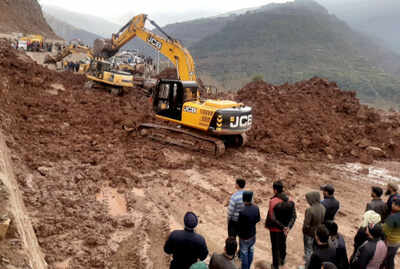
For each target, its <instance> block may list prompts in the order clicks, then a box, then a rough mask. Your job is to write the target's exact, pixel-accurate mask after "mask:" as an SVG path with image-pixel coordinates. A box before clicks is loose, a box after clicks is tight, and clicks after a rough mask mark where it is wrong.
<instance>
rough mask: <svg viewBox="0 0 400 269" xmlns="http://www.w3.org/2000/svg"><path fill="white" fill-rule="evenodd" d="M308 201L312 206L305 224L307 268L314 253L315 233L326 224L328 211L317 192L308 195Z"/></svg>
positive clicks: (306, 216)
mask: <svg viewBox="0 0 400 269" xmlns="http://www.w3.org/2000/svg"><path fill="white" fill-rule="evenodd" d="M306 200H307V202H308V204H309V205H310V207H309V208H307V209H306V213H305V216H304V222H303V241H304V261H305V263H306V267H307V266H308V263H309V262H310V258H311V255H312V253H313V245H314V236H315V232H316V231H317V229H318V227H319V226H320V225H321V224H323V223H324V219H325V212H326V209H325V207H324V206H323V205H322V204H321V202H320V201H321V196H320V194H319V192H317V191H312V192H309V193H307V194H306Z"/></svg>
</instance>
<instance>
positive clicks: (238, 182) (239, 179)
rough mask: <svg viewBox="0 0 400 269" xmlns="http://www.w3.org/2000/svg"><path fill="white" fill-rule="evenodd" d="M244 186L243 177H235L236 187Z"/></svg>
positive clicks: (241, 187)
mask: <svg viewBox="0 0 400 269" xmlns="http://www.w3.org/2000/svg"><path fill="white" fill-rule="evenodd" d="M245 186H246V180H244V179H243V178H238V179H236V189H239V190H240V189H243V188H244V187H245Z"/></svg>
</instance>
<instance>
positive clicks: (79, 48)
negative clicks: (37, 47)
mask: <svg viewBox="0 0 400 269" xmlns="http://www.w3.org/2000/svg"><path fill="white" fill-rule="evenodd" d="M75 53H85V54H87V57H88V58H89V59H93V58H94V57H93V55H92V51H91V49H90V48H89V47H87V46H85V45H81V44H76V43H74V42H71V44H69V45H68V46H67V47H65V48H64V49H63V50H62V51H61V52H59V53H58V54H57V55H55V56H54V57H53V56H50V55H46V57H45V59H44V63H45V64H56V63H57V62H59V61H61V60H63V59H64V58H65V57H67V56H69V55H71V54H75ZM88 69H89V64H88V63H86V64H82V63H81V64H80V66H79V72H80V73H85V72H86V71H87V70H88Z"/></svg>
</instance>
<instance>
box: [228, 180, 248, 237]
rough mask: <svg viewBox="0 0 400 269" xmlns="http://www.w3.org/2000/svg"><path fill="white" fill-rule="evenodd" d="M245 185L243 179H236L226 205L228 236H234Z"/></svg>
mask: <svg viewBox="0 0 400 269" xmlns="http://www.w3.org/2000/svg"><path fill="white" fill-rule="evenodd" d="M245 186H246V181H245V180H244V179H241V178H238V179H236V185H235V187H236V190H237V191H236V192H235V193H234V194H233V195H232V196H231V199H230V200H229V206H228V236H230V237H233V238H236V236H237V234H238V232H237V229H238V228H237V226H238V221H239V212H240V211H242V209H243V207H244V204H243V192H244V187H245Z"/></svg>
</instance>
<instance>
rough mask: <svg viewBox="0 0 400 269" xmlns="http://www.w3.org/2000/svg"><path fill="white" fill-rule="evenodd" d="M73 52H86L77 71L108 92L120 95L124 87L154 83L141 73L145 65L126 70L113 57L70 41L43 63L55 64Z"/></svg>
mask: <svg viewBox="0 0 400 269" xmlns="http://www.w3.org/2000/svg"><path fill="white" fill-rule="evenodd" d="M75 53H85V54H87V57H86V58H85V59H83V60H81V61H80V65H79V73H83V74H85V75H86V77H87V78H88V80H89V82H90V84H91V85H92V86H94V85H93V84H94V83H95V84H97V85H102V86H105V88H106V89H107V90H108V91H109V92H115V93H116V94H118V95H122V93H123V89H124V88H133V87H135V86H147V85H148V84H149V83H150V85H154V82H153V80H149V82H147V81H145V78H144V76H143V73H146V72H145V71H147V69H146V68H145V66H135V68H133V67H131V68H130V69H128V70H126V69H127V66H124V65H121V66H119V65H118V63H117V62H116V61H114V57H99V55H95V54H94V52H93V50H92V49H91V48H89V47H87V46H84V45H82V44H77V43H75V42H71V44H70V45H69V46H67V47H65V48H64V49H63V50H62V51H61V52H60V53H58V54H57V55H56V56H50V55H47V56H46V57H45V60H44V63H45V64H56V63H57V62H59V61H61V60H62V59H64V58H65V57H67V56H69V55H71V54H75ZM124 68H125V69H124ZM139 73H140V74H139ZM147 87H149V86H147ZM103 88H104V87H103Z"/></svg>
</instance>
